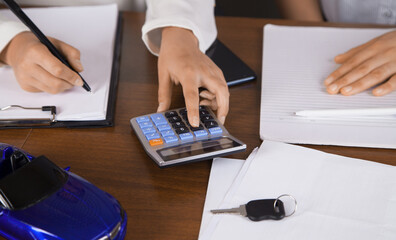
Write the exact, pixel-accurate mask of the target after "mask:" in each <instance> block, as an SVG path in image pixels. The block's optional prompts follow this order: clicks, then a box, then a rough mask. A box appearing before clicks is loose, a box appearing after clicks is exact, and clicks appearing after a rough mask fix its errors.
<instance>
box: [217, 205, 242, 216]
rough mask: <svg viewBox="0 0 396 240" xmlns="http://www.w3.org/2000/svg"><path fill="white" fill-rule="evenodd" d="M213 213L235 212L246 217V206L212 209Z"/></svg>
mask: <svg viewBox="0 0 396 240" xmlns="http://www.w3.org/2000/svg"><path fill="white" fill-rule="evenodd" d="M210 212H211V213H213V214H222V213H231V214H232V213H233V214H239V215H242V216H244V217H246V215H247V214H246V206H245V205H241V206H239V207H238V208H228V209H215V210H210Z"/></svg>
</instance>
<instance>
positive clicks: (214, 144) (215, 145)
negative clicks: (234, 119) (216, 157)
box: [158, 137, 241, 161]
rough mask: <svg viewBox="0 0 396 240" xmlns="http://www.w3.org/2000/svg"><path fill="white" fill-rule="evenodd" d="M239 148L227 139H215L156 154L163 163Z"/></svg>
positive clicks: (168, 149) (235, 143)
mask: <svg viewBox="0 0 396 240" xmlns="http://www.w3.org/2000/svg"><path fill="white" fill-rule="evenodd" d="M237 146H241V145H240V144H239V143H237V142H235V141H233V140H231V139H229V138H227V137H222V138H215V139H209V140H203V141H198V142H192V143H188V144H184V145H180V146H175V147H169V148H164V149H161V150H158V153H159V154H160V156H161V157H162V159H164V161H170V160H175V159H179V158H185V157H191V156H196V155H200V154H204V153H210V152H215V151H219V150H223V149H228V148H233V147H237Z"/></svg>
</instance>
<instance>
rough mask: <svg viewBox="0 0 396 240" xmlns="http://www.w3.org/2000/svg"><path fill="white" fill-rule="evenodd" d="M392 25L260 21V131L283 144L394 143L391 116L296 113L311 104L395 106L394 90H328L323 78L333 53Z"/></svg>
mask: <svg viewBox="0 0 396 240" xmlns="http://www.w3.org/2000/svg"><path fill="white" fill-rule="evenodd" d="M392 30H393V29H351V28H324V27H289V26H275V25H266V26H265V27H264V47H263V66H262V92H261V116H260V136H261V138H262V139H266V140H273V141H281V142H288V143H305V144H325V145H343V146H359V147H379V148H396V115H389V116H352V117H348V116H339V117H315V118H313V117H302V116H295V114H294V113H295V112H297V111H303V110H315V109H361V108H363V109H366V108H394V107H396V104H395V103H396V92H392V93H390V94H388V95H386V96H383V97H375V96H373V95H372V93H371V90H372V89H370V90H367V91H365V92H362V93H359V94H357V95H354V96H342V95H340V94H338V95H330V94H328V93H327V92H326V89H325V85H324V83H323V82H324V79H325V78H326V77H327V76H328V75H329V74H330V73H331V72H333V71H334V70H336V69H337V67H338V66H339V65H337V64H335V63H334V61H333V59H334V57H335V56H336V55H338V54H340V53H344V52H346V51H347V50H349V49H351V48H353V47H355V46H358V45H360V44H363V43H365V42H367V41H369V40H370V39H372V38H374V37H377V36H379V35H381V34H384V33H386V32H388V31H392Z"/></svg>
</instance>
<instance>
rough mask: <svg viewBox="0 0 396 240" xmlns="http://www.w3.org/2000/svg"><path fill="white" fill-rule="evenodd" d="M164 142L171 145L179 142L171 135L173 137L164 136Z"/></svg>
mask: <svg viewBox="0 0 396 240" xmlns="http://www.w3.org/2000/svg"><path fill="white" fill-rule="evenodd" d="M164 140H165V142H166V143H173V142H177V141H179V139H178V138H177V136H175V135H173V136H166V137H164Z"/></svg>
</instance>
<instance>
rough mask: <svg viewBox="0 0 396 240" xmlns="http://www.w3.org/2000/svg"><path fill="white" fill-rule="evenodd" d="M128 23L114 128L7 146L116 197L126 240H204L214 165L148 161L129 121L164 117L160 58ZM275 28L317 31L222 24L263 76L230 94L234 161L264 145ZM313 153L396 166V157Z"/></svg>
mask: <svg viewBox="0 0 396 240" xmlns="http://www.w3.org/2000/svg"><path fill="white" fill-rule="evenodd" d="M123 20H124V21H123V42H122V54H121V70H120V82H119V87H118V93H117V103H116V117H115V126H114V127H109V128H96V129H21V130H0V142H7V143H10V144H13V145H15V146H18V147H22V148H23V149H25V150H26V151H28V152H30V153H31V154H33V155H41V154H44V155H46V156H47V157H48V158H49V159H51V160H52V161H54V162H55V163H56V164H58V165H59V166H60V167H66V166H71V171H72V172H74V173H76V174H78V175H80V176H82V177H84V178H85V179H87V180H88V181H90V182H91V183H93V184H95V185H96V186H98V187H99V188H101V189H103V190H105V191H107V192H109V193H110V194H112V195H113V196H114V197H116V198H117V199H118V200H119V201H120V202H121V204H122V206H123V207H124V208H125V210H126V211H127V214H128V227H127V228H128V230H127V235H126V239H162V240H167V239H169V240H178V239H197V237H198V232H199V228H200V222H201V215H202V209H203V206H204V201H205V194H206V188H207V183H208V177H209V172H210V167H211V161H203V162H197V163H191V164H187V165H181V166H176V167H171V168H167V169H160V168H158V167H157V165H156V164H155V163H154V162H153V161H152V160H151V159H150V158H149V157H148V156H147V155H146V154H145V152H144V150H143V148H142V147H141V145H140V143H139V141H138V139H137V137H136V136H135V134H134V133H133V132H132V130H131V128H130V125H129V119H130V118H132V117H136V116H139V115H144V114H148V113H152V112H155V111H156V108H157V58H156V57H155V56H153V55H151V54H150V53H149V52H148V51H147V49H146V47H145V46H144V44H143V42H142V41H141V27H142V25H143V23H144V14H140V13H124V14H123ZM267 23H275V24H286V25H312V23H301V22H292V21H284V20H269V19H254V18H234V17H219V18H217V26H218V31H219V39H220V40H221V41H223V42H224V43H225V44H226V45H227V46H228V47H229V48H230V49H231V50H232V51H234V52H235V53H236V54H237V55H238V56H239V57H240V58H241V59H242V60H244V61H245V62H246V63H247V64H248V65H249V66H250V67H251V68H252V69H253V70H254V71H255V72H256V73H257V75H258V79H257V80H256V81H254V82H251V83H246V84H242V85H239V86H233V87H231V88H230V92H231V99H230V101H231V102H230V113H229V115H228V117H227V120H226V124H225V126H226V128H227V129H228V130H229V131H230V132H231V133H232V134H233V135H234V136H235V137H237V138H239V139H240V140H242V141H243V142H245V143H247V145H248V149H247V151H246V152H243V153H239V154H236V155H233V156H231V157H236V158H246V157H247V156H248V154H249V153H250V152H251V150H252V149H253V148H254V147H257V146H259V145H260V143H261V140H260V138H259V120H260V115H259V114H260V109H259V108H260V79H261V59H262V44H263V43H262V37H263V36H262V34H263V26H264V24H267ZM321 25H331V24H321ZM332 26H334V24H333V25H332ZM337 26H338V25H337ZM87 81H92V80H89V79H87ZM183 106H184V101H183V96H182V93H181V91H180V88H175V90H174V94H173V98H172V108H177V107H183ZM379 137H380V136H379ZM307 147H312V148H315V149H320V150H323V151H326V152H330V153H336V154H340V155H344V156H350V157H357V158H362V159H367V160H372V161H377V162H381V163H387V164H392V165H396V150H386V149H370V148H351V147H335V146H312V145H307Z"/></svg>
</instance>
